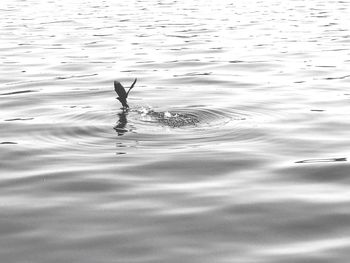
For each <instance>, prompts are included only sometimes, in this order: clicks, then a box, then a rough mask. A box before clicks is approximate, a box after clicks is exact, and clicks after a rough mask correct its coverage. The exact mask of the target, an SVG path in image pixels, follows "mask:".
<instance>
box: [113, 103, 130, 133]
mask: <svg viewBox="0 0 350 263" xmlns="http://www.w3.org/2000/svg"><path fill="white" fill-rule="evenodd" d="M127 115H128V109H123V111H122V112H121V113H118V117H119V120H118V123H117V125H115V126H114V128H113V129H114V130H115V131H116V132H117V133H118V136H121V135H124V133H126V132H127V131H128V130H126V129H125V126H126V124H127V123H128V120H127V119H126V116H127Z"/></svg>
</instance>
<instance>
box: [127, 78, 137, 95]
mask: <svg viewBox="0 0 350 263" xmlns="http://www.w3.org/2000/svg"><path fill="white" fill-rule="evenodd" d="M136 81H137V78H135V80H134V82H133V83H132V84H131V87H130V89H129V90H128V92H127V93H126V97H128V95H129V92H130V90H131V89H132V88H133V87H134V86H135V84H136Z"/></svg>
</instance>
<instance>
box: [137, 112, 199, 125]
mask: <svg viewBox="0 0 350 263" xmlns="http://www.w3.org/2000/svg"><path fill="white" fill-rule="evenodd" d="M136 111H137V112H138V113H139V114H141V116H142V117H143V118H144V119H145V120H147V121H157V122H159V123H160V124H162V125H166V126H170V127H172V128H179V127H184V126H194V125H196V124H197V123H199V119H198V117H197V116H196V115H194V114H189V113H180V112H171V111H165V112H158V111H154V110H153V109H151V108H144V107H143V108H141V109H137V110H136Z"/></svg>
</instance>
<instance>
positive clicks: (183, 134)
mask: <svg viewBox="0 0 350 263" xmlns="http://www.w3.org/2000/svg"><path fill="white" fill-rule="evenodd" d="M118 118H119V119H118V121H117V122H116V125H115V126H114V129H115V131H116V132H117V134H118V135H119V136H121V135H125V136H123V138H122V139H123V140H135V141H147V142H148V143H149V144H153V143H154V144H156V145H159V144H164V145H171V144H176V145H179V144H197V143H207V142H214V141H218V138H220V141H241V140H243V141H244V140H256V139H258V138H259V137H261V133H259V132H258V130H257V129H256V128H255V126H256V123H258V122H261V121H262V120H264V119H266V118H264V115H263V114H261V113H254V112H248V111H242V110H233V109H227V108H226V109H224V108H221V109H211V108H209V107H205V106H202V105H200V106H191V107H187V108H174V109H169V110H165V111H164V110H156V109H153V108H150V107H136V108H134V109H131V110H129V111H125V112H120V113H119V114H118Z"/></svg>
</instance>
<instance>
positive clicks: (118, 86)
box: [114, 79, 137, 109]
mask: <svg viewBox="0 0 350 263" xmlns="http://www.w3.org/2000/svg"><path fill="white" fill-rule="evenodd" d="M136 81H137V79H135V80H134V82H133V83H132V85H131V87H130V88H129V90H128V92H126V91H125V88H124V87H123V85H122V84H120V82H119V81H116V80H115V81H114V90H115V92H116V93H117V94H118V96H119V97H118V98H117V100H119V101H120V103H121V104H122V105H123V108H126V109H127V108H129V105H128V103H127V100H126V99H127V98H128V95H129V92H130V90H131V89H132V88H133V87H134V85H135V83H136Z"/></svg>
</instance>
